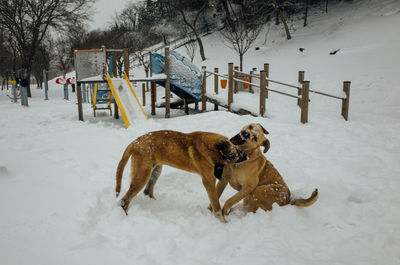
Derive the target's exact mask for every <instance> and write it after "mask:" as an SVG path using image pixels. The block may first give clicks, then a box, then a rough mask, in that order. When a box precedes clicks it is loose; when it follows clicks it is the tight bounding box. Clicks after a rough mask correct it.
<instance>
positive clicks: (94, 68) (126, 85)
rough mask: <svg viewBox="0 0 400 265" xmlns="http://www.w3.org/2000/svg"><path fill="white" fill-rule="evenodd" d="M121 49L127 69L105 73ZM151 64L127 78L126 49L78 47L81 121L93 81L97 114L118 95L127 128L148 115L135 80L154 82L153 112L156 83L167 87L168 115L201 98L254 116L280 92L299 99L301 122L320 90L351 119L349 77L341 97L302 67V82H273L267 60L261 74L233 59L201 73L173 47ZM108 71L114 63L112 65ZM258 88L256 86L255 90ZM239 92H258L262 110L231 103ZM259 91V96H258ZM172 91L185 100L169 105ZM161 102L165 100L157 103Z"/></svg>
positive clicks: (151, 55) (117, 103) (155, 56)
mask: <svg viewBox="0 0 400 265" xmlns="http://www.w3.org/2000/svg"><path fill="white" fill-rule="evenodd" d="M115 52H122V53H123V65H124V72H123V73H120V77H119V78H117V77H115V75H117V70H116V63H115V62H114V64H111V65H113V67H114V71H113V74H112V76H111V75H110V73H109V71H107V59H108V57H107V54H109V53H115ZM112 60H114V61H115V56H114V57H110V59H109V60H108V63H109V65H110V61H112ZM149 61H150V62H149V64H150V69H151V71H150V77H143V78H132V77H130V76H129V54H128V51H127V49H106V48H105V47H104V46H103V47H102V49H99V50H81V51H75V63H76V66H75V69H76V80H77V96H78V112H79V120H83V112H82V95H83V96H84V98H85V97H87V96H86V94H87V91H86V92H85V91H84V93H82V86H83V87H84V88H85V85H87V84H91V85H92V86H93V87H94V89H92V90H91V91H94V94H93V95H92V103H93V110H94V116H96V110H97V109H109V110H110V115H112V111H111V103H112V98H115V104H114V116H115V118H118V108H119V109H120V112H121V115H122V117H123V119H124V122H125V125H126V127H129V125H130V124H131V123H132V121H133V120H137V119H140V118H143V117H145V118H146V119H147V117H146V114H145V111H144V109H143V107H142V105H141V104H140V101H139V99H138V97H137V96H136V94H135V92H134V90H133V87H132V85H131V82H145V83H150V84H151V85H150V87H151V92H150V93H151V96H150V98H151V115H155V114H156V112H155V108H156V92H157V91H156V87H157V84H158V85H161V86H163V87H164V88H165V104H164V105H163V106H164V107H165V117H166V118H169V117H170V108H171V106H177V105H179V106H181V105H184V107H185V112H186V113H187V114H188V104H189V103H195V104H196V107H195V108H196V109H197V108H198V102H200V101H201V102H202V107H201V111H202V112H204V111H206V104H207V102H209V103H212V104H214V110H218V107H219V106H221V107H224V108H226V109H227V110H228V111H230V112H234V113H238V114H250V115H253V116H259V115H260V116H264V115H265V112H266V99H268V93H269V92H271V93H277V94H280V95H283V96H287V97H291V98H295V99H297V105H298V106H299V107H300V122H301V123H307V122H308V105H309V102H310V99H309V93H316V94H319V95H322V96H326V97H330V98H334V99H338V100H341V101H342V107H341V115H342V116H343V118H344V119H345V120H346V121H347V120H348V115H349V102H350V81H344V82H343V91H344V93H343V96H335V95H331V94H328V93H324V92H321V91H317V90H312V89H310V81H305V80H304V71H299V72H298V82H299V84H298V85H293V84H288V83H284V82H281V81H276V80H272V79H270V78H269V64H267V63H265V64H264V68H263V70H261V71H259V74H257V73H256V72H257V70H256V68H253V70H252V71H250V73H244V72H240V71H239V67H237V66H236V67H234V65H233V63H228V74H220V73H219V70H218V68H214V72H210V71H207V70H206V67H202V70H201V71H200V70H199V69H198V68H197V67H196V66H195V65H193V64H192V63H191V62H190V61H189V60H187V59H186V58H185V57H183V56H181V55H179V54H178V53H177V52H175V51H170V50H169V48H168V47H167V48H165V52H164V56H163V55H161V54H154V53H149ZM109 69H110V67H109ZM210 76H213V77H214V93H207V78H208V77H210ZM219 81H221V86H222V87H223V86H224V84H225V85H226V84H227V86H228V89H227V98H222V97H221V96H219V95H218V94H219ZM270 83H275V84H278V85H282V86H286V87H290V88H293V89H296V90H297V95H293V94H290V93H286V92H282V91H279V90H276V89H272V88H270V86H269V84H270ZM99 84H108V87H109V90H106V93H107V96H106V97H105V98H104V99H102V100H103V101H105V102H106V103H107V106H106V107H105V108H97V106H96V102H97V99H96V97H97V93H98V91H97V87H98V86H99ZM255 88H258V89H257V90H256V89H255ZM239 91H248V92H249V93H251V94H254V99H255V100H257V101H258V105H259V106H258V111H254V109H253V110H251V109H246V107H243V106H242V105H241V104H240V98H239V100H237V99H238V97H236V102H233V99H234V97H233V95H234V94H237V93H239ZM255 91H258V93H259V95H258V96H257V95H256V94H255ZM171 92H173V93H174V94H176V95H177V96H178V97H180V98H181V99H182V100H180V101H179V102H172V103H171V99H170V96H171ZM142 96H143V99H142V102H143V105H145V104H146V101H145V98H146V88H145V84H144V83H143V84H142ZM158 105H161V104H158Z"/></svg>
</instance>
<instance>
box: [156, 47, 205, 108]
mask: <svg viewBox="0 0 400 265" xmlns="http://www.w3.org/2000/svg"><path fill="white" fill-rule="evenodd" d="M151 72H152V73H153V74H165V58H164V56H163V55H161V54H158V53H152V54H151ZM157 84H159V85H161V86H165V81H157ZM201 84H202V74H201V71H200V70H199V68H197V66H196V65H194V64H193V63H192V62H191V61H190V60H189V59H187V58H186V57H184V56H182V55H180V54H179V53H177V52H176V51H173V50H171V51H170V90H171V92H173V93H174V94H176V95H177V96H178V97H180V98H184V99H188V100H194V101H199V100H201Z"/></svg>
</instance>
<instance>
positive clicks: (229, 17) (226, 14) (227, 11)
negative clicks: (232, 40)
mask: <svg viewBox="0 0 400 265" xmlns="http://www.w3.org/2000/svg"><path fill="white" fill-rule="evenodd" d="M221 3H222V6H223V7H224V10H225V16H226V21H227V22H228V24H229V26H230V27H231V29H232V32H236V27H235V23H234V22H233V20H232V18H231V13H230V12H229V8H228V3H227V0H221Z"/></svg>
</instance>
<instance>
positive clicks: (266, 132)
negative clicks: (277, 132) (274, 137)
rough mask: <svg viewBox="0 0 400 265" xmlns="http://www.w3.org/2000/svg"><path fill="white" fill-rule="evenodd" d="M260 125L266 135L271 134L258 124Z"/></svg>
mask: <svg viewBox="0 0 400 265" xmlns="http://www.w3.org/2000/svg"><path fill="white" fill-rule="evenodd" d="M258 125H260V127H261V129H262V130H263V132H264V134H269V132H268V131H267V130H265V128H264V127H263V126H262V125H261V124H259V123H258Z"/></svg>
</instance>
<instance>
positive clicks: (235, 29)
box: [221, 0, 263, 71]
mask: <svg viewBox="0 0 400 265" xmlns="http://www.w3.org/2000/svg"><path fill="white" fill-rule="evenodd" d="M253 4H254V2H253V1H251V0H244V1H241V5H240V6H239V7H238V8H236V10H234V9H233V8H231V10H232V14H233V17H234V19H235V20H234V21H232V22H231V23H226V27H225V29H224V30H223V31H221V35H222V37H223V38H224V40H226V41H227V42H228V46H229V47H230V48H232V49H234V50H235V51H236V53H237V54H239V60H240V71H242V70H243V56H244V54H245V53H246V52H247V51H248V50H249V49H250V48H251V47H252V45H253V43H254V41H255V40H256V39H257V37H258V35H259V34H260V32H261V29H262V27H263V23H262V21H260V20H259V19H258V17H256V16H255V15H254V13H253V11H254V9H253V8H252V7H253V6H252V5H253Z"/></svg>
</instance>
